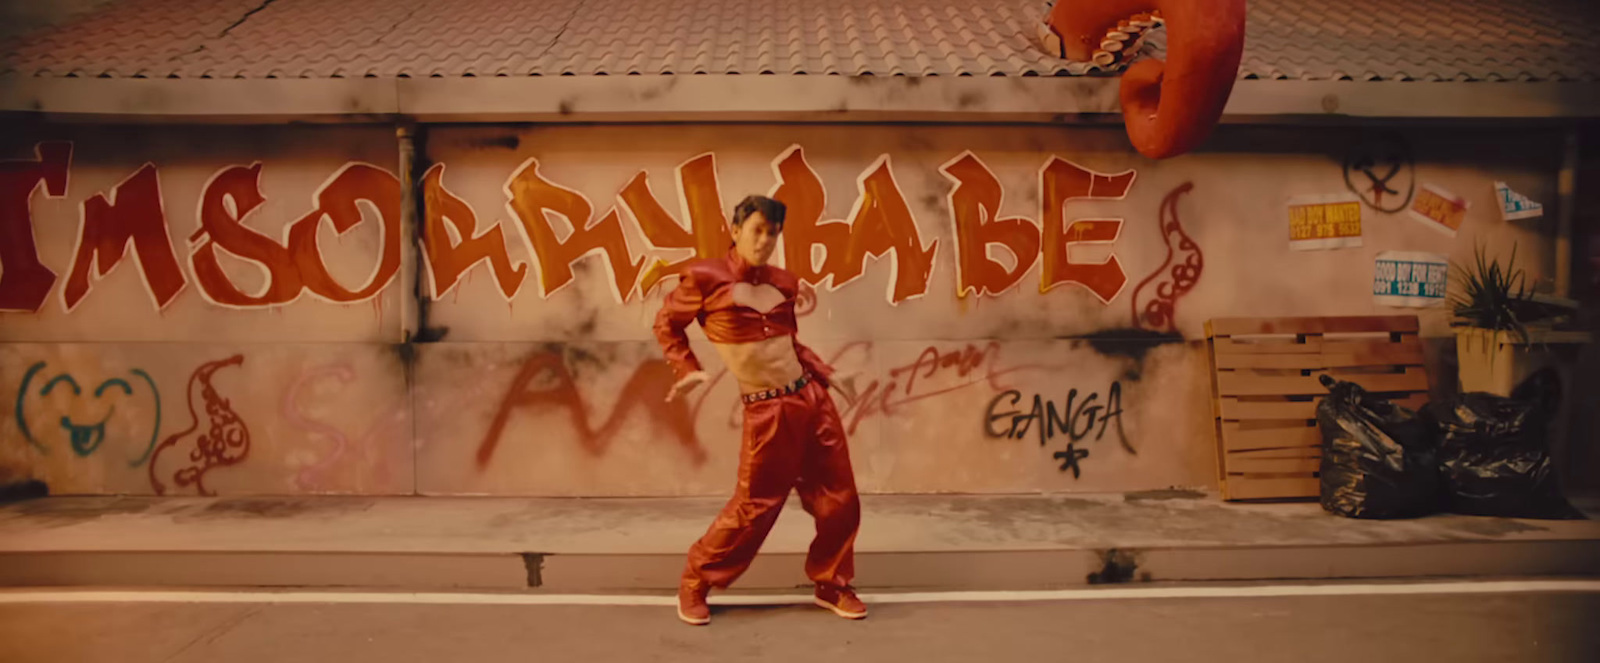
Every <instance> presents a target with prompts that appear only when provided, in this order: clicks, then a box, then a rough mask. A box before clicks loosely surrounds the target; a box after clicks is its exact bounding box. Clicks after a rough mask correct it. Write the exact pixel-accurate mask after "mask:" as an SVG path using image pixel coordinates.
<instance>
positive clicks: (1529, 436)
mask: <svg viewBox="0 0 1600 663" xmlns="http://www.w3.org/2000/svg"><path fill="white" fill-rule="evenodd" d="M1560 403H1561V380H1560V378H1559V377H1558V376H1557V374H1556V372H1555V370H1554V369H1545V370H1544V371H1540V372H1539V373H1536V374H1534V375H1533V376H1532V377H1530V378H1528V379H1527V380H1525V381H1523V383H1522V384H1520V385H1518V386H1517V388H1516V389H1515V390H1513V391H1512V392H1511V397H1510V398H1505V397H1502V396H1496V395H1494V394H1486V393H1471V394H1465V395H1462V396H1460V397H1458V398H1455V399H1453V400H1451V401H1447V402H1442V403H1438V402H1436V403H1429V404H1428V407H1427V408H1425V409H1424V416H1425V418H1427V419H1430V420H1432V424H1433V425H1434V426H1435V427H1436V428H1437V430H1438V433H1437V435H1438V439H1439V441H1440V442H1439V467H1440V471H1441V473H1442V474H1443V478H1444V484H1445V508H1447V509H1449V510H1450V511H1453V512H1455V513H1463V514H1470V515H1476V516H1501V517H1505V518H1542V519H1580V518H1583V517H1584V516H1583V514H1582V512H1580V511H1578V510H1577V509H1574V508H1573V507H1572V505H1571V504H1570V503H1568V502H1567V499H1566V498H1565V497H1564V496H1562V494H1561V487H1560V485H1559V483H1558V481H1557V479H1556V474H1555V466H1554V465H1553V463H1552V462H1551V460H1550V450H1549V444H1548V438H1547V436H1546V431H1547V430H1548V424H1549V421H1550V419H1551V418H1552V417H1553V416H1554V414H1555V413H1556V411H1557V410H1558V409H1559V407H1560Z"/></svg>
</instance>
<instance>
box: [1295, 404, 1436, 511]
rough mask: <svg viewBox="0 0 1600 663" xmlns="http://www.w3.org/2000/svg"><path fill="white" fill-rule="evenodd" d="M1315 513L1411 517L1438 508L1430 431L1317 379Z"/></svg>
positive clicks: (1398, 409)
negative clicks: (1318, 508) (1318, 490)
mask: <svg viewBox="0 0 1600 663" xmlns="http://www.w3.org/2000/svg"><path fill="white" fill-rule="evenodd" d="M1322 384H1323V386H1326V387H1328V392H1329V393H1328V396H1327V398H1324V399H1322V403H1321V404H1319V405H1318V406H1317V428H1318V429H1320V430H1321V431H1322V470H1321V473H1322V508H1324V509H1326V510H1328V511H1329V512H1332V513H1336V514H1339V515H1341V516H1348V517H1350V518H1375V519H1377V518H1415V517H1418V516H1425V515H1428V514H1430V513H1435V512H1437V511H1438V510H1439V508H1440V492H1441V485H1440V480H1439V467H1438V456H1437V455H1436V454H1435V453H1434V439H1433V435H1432V429H1431V428H1430V427H1429V426H1428V425H1427V423H1426V422H1424V421H1423V420H1422V419H1421V418H1420V417H1418V415H1417V413H1416V412H1413V411H1411V410H1410V409H1408V408H1405V407H1402V406H1399V405H1395V404H1394V403H1390V402H1389V401H1387V400H1384V399H1382V398H1378V397H1376V396H1373V395H1371V394H1368V393H1367V391H1366V390H1365V389H1362V388H1361V385H1358V384H1355V383H1353V382H1344V381H1341V380H1335V379H1334V378H1332V377H1329V376H1327V375H1324V376H1322Z"/></svg>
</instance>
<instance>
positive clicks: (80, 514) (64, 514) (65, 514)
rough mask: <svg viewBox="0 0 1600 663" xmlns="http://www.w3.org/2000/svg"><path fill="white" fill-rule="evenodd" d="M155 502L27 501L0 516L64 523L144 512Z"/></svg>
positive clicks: (9, 507) (116, 499) (119, 499)
mask: <svg viewBox="0 0 1600 663" xmlns="http://www.w3.org/2000/svg"><path fill="white" fill-rule="evenodd" d="M155 504H156V501H155V500H153V499H149V498H142V497H114V498H110V499H106V498H76V499H54V500H28V501H24V502H18V503H16V504H11V505H7V506H6V507H5V508H4V509H0V517H6V516H9V517H13V518H25V519H27V520H28V521H29V524H39V525H46V526H64V525H71V524H74V523H79V522H83V521H86V520H95V519H98V518H100V517H102V516H122V515H132V514H139V513H144V512H146V511H149V510H150V509H151V508H153V507H154V506H155Z"/></svg>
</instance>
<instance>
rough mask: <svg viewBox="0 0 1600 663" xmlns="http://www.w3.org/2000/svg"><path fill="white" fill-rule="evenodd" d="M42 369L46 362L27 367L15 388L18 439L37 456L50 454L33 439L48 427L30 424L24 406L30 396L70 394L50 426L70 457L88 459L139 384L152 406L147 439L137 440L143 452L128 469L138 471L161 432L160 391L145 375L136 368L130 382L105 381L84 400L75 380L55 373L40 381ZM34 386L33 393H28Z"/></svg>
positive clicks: (46, 447) (41, 443)
mask: <svg viewBox="0 0 1600 663" xmlns="http://www.w3.org/2000/svg"><path fill="white" fill-rule="evenodd" d="M45 366H46V362H42V361H41V362H37V363H35V364H33V365H32V366H29V367H28V370H27V372H26V373H24V374H23V375H22V384H21V386H19V387H18V388H17V404H16V405H17V407H16V419H17V429H18V430H20V431H22V437H23V439H25V440H27V441H28V444H31V445H33V447H34V448H35V449H38V450H39V452H40V453H46V454H47V453H50V449H49V447H48V446H46V445H45V444H44V443H43V442H40V441H39V437H38V436H37V435H35V433H40V434H42V433H43V432H44V431H46V430H50V428H49V426H48V424H45V425H44V426H41V425H40V424H41V422H39V421H33V422H31V423H30V421H29V419H30V418H29V416H28V410H27V404H28V400H29V396H30V395H34V396H36V399H35V400H40V399H45V398H49V397H50V395H51V394H52V393H55V392H57V391H64V390H66V389H71V390H72V398H73V401H72V403H71V405H69V406H67V407H64V408H62V409H63V410H65V413H64V414H62V415H61V417H60V418H59V419H58V420H57V421H55V422H53V423H54V424H55V425H56V426H57V427H59V428H60V429H61V431H62V432H63V433H64V434H65V435H66V438H67V441H68V443H69V444H70V446H71V448H72V452H73V453H75V454H77V455H78V456H80V457H88V456H90V455H91V454H93V453H94V452H95V451H97V450H98V449H99V448H100V445H101V444H103V443H104V442H105V439H106V423H107V422H109V421H111V417H112V415H114V414H116V411H117V403H119V402H122V401H125V400H128V399H131V398H133V397H134V391H135V390H136V385H140V384H143V385H145V386H146V387H148V391H149V392H150V398H151V399H152V400H154V402H155V409H154V413H155V417H154V421H153V422H151V424H150V435H149V439H148V440H145V439H142V436H141V439H140V442H142V443H143V446H144V452H143V453H142V454H140V455H139V456H138V457H137V458H133V459H132V460H130V461H129V462H128V466H129V467H138V466H140V465H142V464H144V462H145V461H146V460H149V458H150V453H151V451H153V450H154V449H155V445H156V439H157V436H158V435H159V434H160V432H161V390H159V389H157V388H156V382H155V380H152V379H151V378H150V374H149V373H146V372H144V370H142V369H138V368H135V369H132V370H129V371H128V374H129V375H130V376H132V377H133V378H134V380H133V381H132V382H130V381H128V380H125V379H122V378H120V377H113V378H108V379H106V380H103V381H101V382H100V384H99V385H98V386H96V387H95V388H94V390H93V391H91V392H89V393H90V394H91V396H92V398H86V397H84V390H83V388H82V387H80V386H79V385H78V380H77V378H74V377H73V376H72V375H71V374H70V373H59V374H57V375H55V376H54V377H51V378H50V379H48V380H46V379H44V378H43V377H42V376H41V373H43V372H44V370H45ZM35 385H38V387H37V391H30V390H31V389H33V388H34V387H35ZM118 392H121V396H118V395H117V393H118ZM82 401H91V402H92V404H90V405H79V403H80V402H82ZM57 402H60V401H57ZM102 402H104V403H105V405H104V408H103V414H97V413H99V412H101V410H102V406H101V403H102Z"/></svg>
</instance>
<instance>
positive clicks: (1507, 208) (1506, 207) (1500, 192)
mask: <svg viewBox="0 0 1600 663" xmlns="http://www.w3.org/2000/svg"><path fill="white" fill-rule="evenodd" d="M1494 197H1495V198H1497V199H1499V200H1500V220H1501V221H1516V220H1518V219H1531V218H1534V217H1537V216H1544V205H1540V204H1539V203H1536V202H1533V200H1531V199H1529V198H1528V197H1527V196H1524V195H1522V194H1520V193H1517V192H1515V191H1512V190H1511V185H1509V184H1506V183H1505V182H1495V183H1494Z"/></svg>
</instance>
